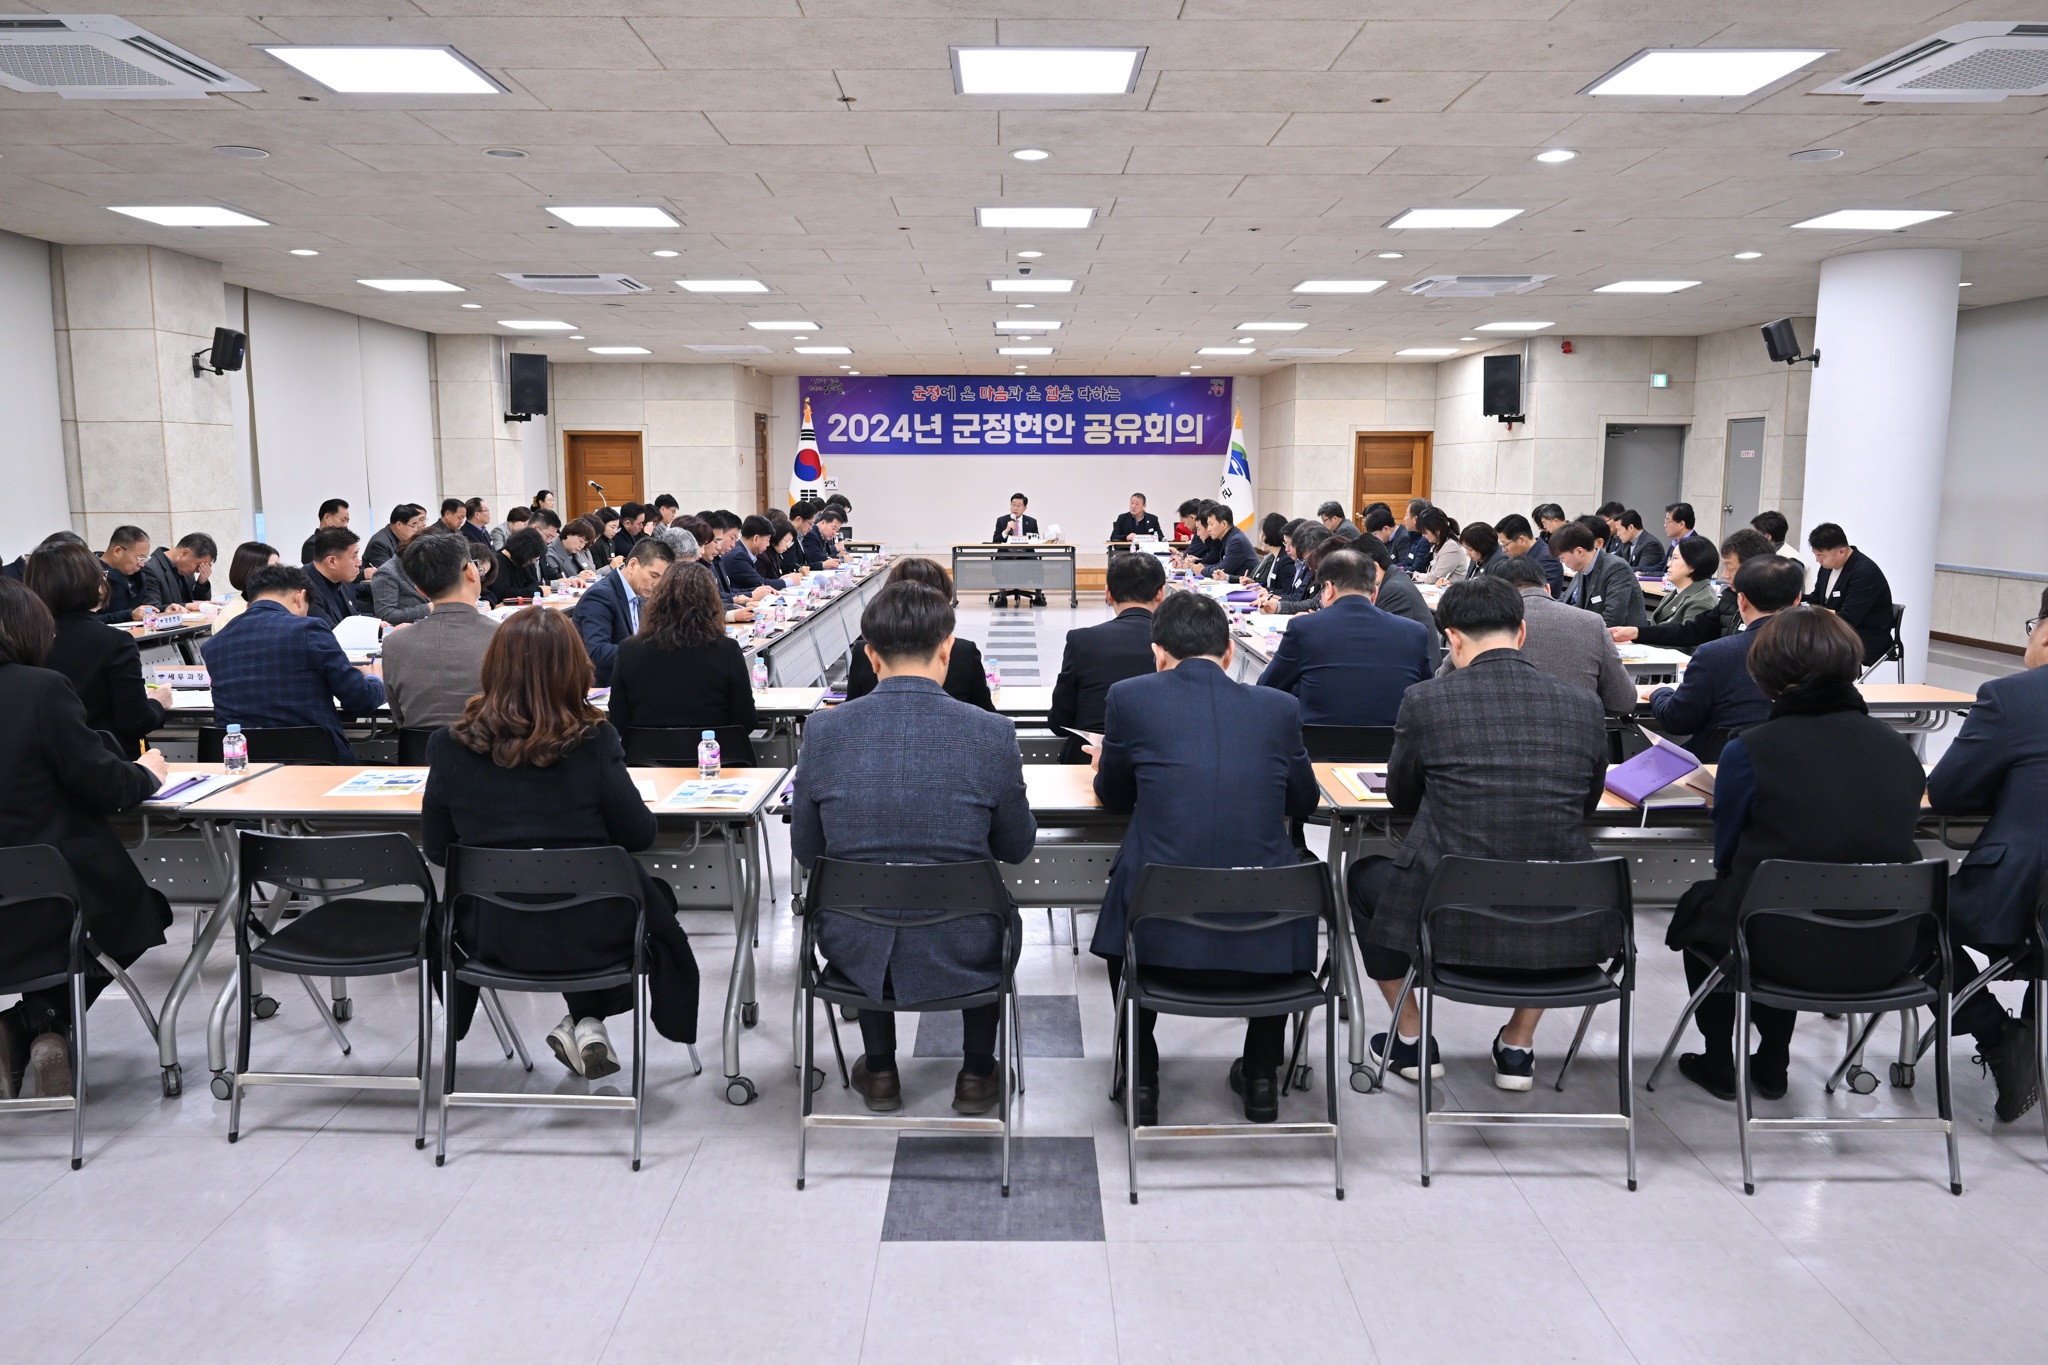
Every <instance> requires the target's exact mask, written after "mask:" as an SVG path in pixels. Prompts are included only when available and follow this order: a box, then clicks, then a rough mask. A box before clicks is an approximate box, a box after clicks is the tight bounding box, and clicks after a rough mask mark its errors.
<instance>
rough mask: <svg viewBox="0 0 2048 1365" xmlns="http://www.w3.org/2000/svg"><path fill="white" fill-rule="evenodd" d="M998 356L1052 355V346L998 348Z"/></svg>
mask: <svg viewBox="0 0 2048 1365" xmlns="http://www.w3.org/2000/svg"><path fill="white" fill-rule="evenodd" d="M996 354H997V355H1051V354H1052V347H1050V346H998V347H996Z"/></svg>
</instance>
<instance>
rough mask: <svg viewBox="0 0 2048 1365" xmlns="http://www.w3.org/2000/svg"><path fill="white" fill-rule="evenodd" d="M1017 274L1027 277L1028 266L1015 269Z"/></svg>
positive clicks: (1029, 268)
mask: <svg viewBox="0 0 2048 1365" xmlns="http://www.w3.org/2000/svg"><path fill="white" fill-rule="evenodd" d="M1017 273H1018V274H1019V275H1029V274H1030V273H1031V267H1030V266H1028V265H1020V266H1018V267H1017Z"/></svg>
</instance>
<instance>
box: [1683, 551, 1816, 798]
mask: <svg viewBox="0 0 2048 1365" xmlns="http://www.w3.org/2000/svg"><path fill="white" fill-rule="evenodd" d="M1684 543H1685V542H1684V541H1680V542H1679V544H1681V545H1683V544H1684ZM1805 582H1806V576H1805V574H1804V572H1803V571H1802V570H1801V569H1800V567H1799V565H1797V564H1795V563H1793V562H1792V561H1791V560H1789V559H1780V558H1779V557H1778V556H1776V555H1759V556H1757V557H1756V558H1755V559H1752V560H1750V561H1749V563H1747V564H1745V565H1743V566H1742V567H1741V568H1739V569H1737V570H1736V571H1735V582H1734V583H1733V584H1731V585H1730V586H1731V587H1732V588H1733V589H1734V591H1735V599H1736V608H1737V610H1738V611H1740V612H1741V613H1742V629H1741V630H1739V631H1737V632H1736V633H1735V634H1733V635H1730V636H1728V637H1727V638H1726V639H1722V640H1712V641H1709V642H1708V643H1706V644H1703V645H1701V646H1700V647H1699V648H1698V649H1697V650H1694V651H1693V656H1692V664H1691V665H1690V666H1689V667H1688V668H1687V669H1686V670H1685V677H1684V678H1683V679H1681V680H1680V682H1679V684H1678V686H1677V687H1675V688H1672V687H1660V688H1658V689H1657V690H1656V691H1654V692H1652V693H1651V694H1650V714H1651V715H1653V716H1654V717H1656V721H1657V726H1658V728H1659V729H1662V730H1664V731H1666V732H1667V733H1669V734H1673V735H1685V736H1687V737H1688V738H1687V739H1686V741H1685V747H1686V748H1688V749H1690V750H1692V752H1693V753H1694V754H1696V755H1697V756H1698V757H1699V759H1700V761H1701V762H1702V763H1711V762H1713V761H1714V760H1715V759H1716V758H1717V757H1719V755H1720V739H1721V738H1722V737H1721V736H1719V735H1718V734H1717V732H1720V731H1727V730H1740V729H1742V728H1743V727H1744V726H1749V725H1760V724H1762V723H1763V722H1764V721H1766V720H1768V719H1770V715H1771V703H1770V699H1769V698H1767V697H1765V696H1764V694H1763V692H1762V690H1761V689H1759V688H1758V687H1757V685H1756V679H1755V678H1753V677H1751V676H1750V671H1749V648H1750V645H1751V644H1753V643H1754V642H1755V640H1756V623H1757V622H1759V621H1761V620H1763V619H1764V618H1765V617H1767V616H1771V615H1773V614H1775V613H1777V612H1781V611H1783V610H1785V608H1787V607H1789V606H1792V605H1794V604H1795V603H1797V602H1798V601H1799V589H1800V588H1801V587H1803V586H1804V585H1805Z"/></svg>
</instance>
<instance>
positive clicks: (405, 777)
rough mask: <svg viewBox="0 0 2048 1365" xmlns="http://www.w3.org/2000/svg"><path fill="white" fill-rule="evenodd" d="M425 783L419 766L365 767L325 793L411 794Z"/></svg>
mask: <svg viewBox="0 0 2048 1365" xmlns="http://www.w3.org/2000/svg"><path fill="white" fill-rule="evenodd" d="M426 785H427V774H426V772H425V770H423V769H420V768H366V769H364V770H363V771H362V772H359V773H357V774H356V775H355V776H354V777H351V778H350V779H349V780H348V781H346V782H344V783H342V784H341V785H340V786H338V787H336V788H335V789H334V790H333V791H330V792H328V793H327V795H329V796H411V795H413V794H414V793H415V792H418V791H419V790H420V789H421V788H423V787H425V786H426Z"/></svg>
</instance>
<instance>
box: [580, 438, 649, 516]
mask: <svg viewBox="0 0 2048 1365" xmlns="http://www.w3.org/2000/svg"><path fill="white" fill-rule="evenodd" d="M562 444H563V450H562V472H563V475H564V477H565V478H566V479H567V481H568V485H569V487H568V511H569V515H570V516H571V517H580V516H582V515H583V514H584V513H585V512H595V511H596V510H597V509H598V508H600V507H617V506H618V505H619V504H620V503H622V502H645V501H646V498H645V497H643V496H642V488H643V486H644V485H643V483H642V476H641V472H640V433H639V432H637V431H570V432H564V433H563V435H562ZM593 483H599V484H602V485H604V491H603V492H602V493H600V492H598V491H597V490H596V489H595V488H592V487H591V486H590V485H591V484H593Z"/></svg>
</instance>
